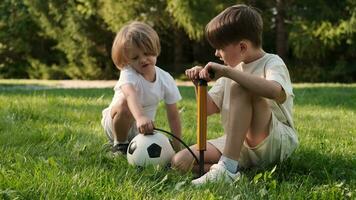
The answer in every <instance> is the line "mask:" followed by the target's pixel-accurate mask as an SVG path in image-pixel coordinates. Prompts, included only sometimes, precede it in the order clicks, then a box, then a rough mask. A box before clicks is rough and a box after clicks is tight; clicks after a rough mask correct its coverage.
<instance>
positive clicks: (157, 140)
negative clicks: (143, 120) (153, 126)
mask: <svg viewBox="0 0 356 200" xmlns="http://www.w3.org/2000/svg"><path fill="white" fill-rule="evenodd" d="M174 153H175V152H174V150H173V147H172V145H171V143H170V142H169V139H168V137H167V136H165V135H164V134H162V133H160V132H157V131H155V132H154V133H153V135H143V134H138V135H137V136H136V137H135V138H133V139H132V141H131V142H130V144H129V147H128V149H127V161H128V162H129V163H130V164H131V165H134V166H141V167H144V166H147V165H154V166H156V165H161V166H164V165H166V164H167V163H168V162H170V160H171V158H172V156H173V155H174Z"/></svg>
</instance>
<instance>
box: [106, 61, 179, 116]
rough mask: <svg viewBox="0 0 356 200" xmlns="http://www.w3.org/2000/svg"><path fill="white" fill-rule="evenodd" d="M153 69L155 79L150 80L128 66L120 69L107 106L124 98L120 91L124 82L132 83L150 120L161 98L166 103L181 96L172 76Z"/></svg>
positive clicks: (175, 100)
mask: <svg viewBox="0 0 356 200" xmlns="http://www.w3.org/2000/svg"><path fill="white" fill-rule="evenodd" d="M155 70H156V80H155V81H154V82H150V81H147V80H146V79H145V78H144V77H143V76H142V75H141V74H139V73H137V72H136V71H135V70H134V69H133V68H132V67H130V66H126V67H125V68H124V69H122V70H121V73H120V78H119V81H118V82H117V83H116V85H115V87H114V91H115V94H114V97H113V99H112V101H111V103H110V106H109V107H112V106H113V105H114V104H115V103H116V102H117V101H118V100H120V99H121V98H124V94H123V93H122V91H121V86H122V85H124V84H132V85H133V87H134V88H135V89H136V92H137V98H138V101H139V103H140V104H141V106H142V108H143V111H144V113H145V115H146V116H147V117H149V118H150V119H151V120H154V118H155V115H156V110H157V106H158V104H159V102H160V101H161V100H164V102H165V103H166V104H174V103H176V102H178V101H179V100H180V99H181V98H182V97H181V95H180V93H179V90H178V87H177V85H176V83H175V81H174V79H173V77H172V76H171V75H170V74H169V73H168V72H166V71H164V70H162V69H160V68H159V67H157V66H156V67H155Z"/></svg>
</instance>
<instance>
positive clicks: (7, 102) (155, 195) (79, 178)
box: [0, 80, 356, 199]
mask: <svg viewBox="0 0 356 200" xmlns="http://www.w3.org/2000/svg"><path fill="white" fill-rule="evenodd" d="M28 84H36V83H35V82H31V83H25V86H23V85H22V86H23V87H19V84H17V83H16V82H6V80H5V81H4V80H3V81H1V83H0V155H1V159H0V199H1V198H2V199H233V198H235V199H261V198H262V199H355V196H356V191H355V190H356V113H355V111H356V85H355V84H352V85H342V84H341V85H340V84H299V85H298V84H297V85H295V89H294V92H295V94H296V99H295V124H296V127H297V130H298V133H299V139H300V146H299V148H298V149H297V150H296V152H295V153H294V154H293V155H292V157H291V158H289V159H288V160H286V161H285V162H283V163H281V164H279V165H277V166H276V169H275V171H273V167H274V166H270V167H268V168H265V169H254V170H248V171H245V172H244V173H243V177H242V179H241V180H240V181H238V182H236V183H234V184H233V185H226V184H223V183H219V184H213V185H212V184H210V185H207V186H204V187H202V188H193V187H192V186H191V185H189V182H190V180H191V179H192V175H191V174H187V175H181V174H179V173H177V172H175V171H172V170H167V169H155V168H146V169H136V168H134V167H131V166H129V165H128V164H127V162H126V160H125V159H124V158H122V157H119V158H113V157H112V156H111V155H110V153H107V152H106V151H105V148H104V146H103V145H104V144H105V143H106V136H105V134H104V132H103V130H102V128H101V125H100V119H101V110H102V109H103V108H104V107H106V106H107V105H108V104H109V103H110V101H111V98H112V95H113V92H112V89H109V88H107V89H58V88H57V89H48V88H41V87H35V88H31V87H27V86H28ZM39 85H41V84H39ZM180 91H181V93H182V96H183V100H182V101H181V103H180V104H179V108H180V109H181V110H182V113H181V114H182V124H183V132H184V133H183V134H184V135H183V139H184V140H185V141H186V142H187V143H188V144H193V143H194V142H195V127H196V124H195V121H196V120H195V112H196V107H195V105H196V104H195V97H194V91H193V88H192V87H180ZM219 120H220V119H219V117H218V116H214V117H213V118H211V119H209V127H208V130H209V138H214V137H217V136H219V135H221V134H222V129H221V127H220V126H219ZM156 126H157V127H160V128H163V129H168V124H167V122H166V119H165V111H164V106H163V105H160V107H159V110H158V113H157V119H156Z"/></svg>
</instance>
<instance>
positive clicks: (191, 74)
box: [185, 66, 203, 85]
mask: <svg viewBox="0 0 356 200" xmlns="http://www.w3.org/2000/svg"><path fill="white" fill-rule="evenodd" d="M201 70H203V67H202V66H195V67H192V68H190V69H187V70H185V75H186V76H187V77H188V78H189V79H190V80H191V81H192V82H193V83H194V85H197V83H198V80H199V72H200V71H201Z"/></svg>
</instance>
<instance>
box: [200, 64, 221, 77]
mask: <svg viewBox="0 0 356 200" xmlns="http://www.w3.org/2000/svg"><path fill="white" fill-rule="evenodd" d="M226 68H227V66H225V65H221V64H218V63H215V62H209V63H208V64H206V65H205V67H204V69H203V70H201V71H200V73H199V77H200V78H201V79H204V80H206V81H211V80H212V79H213V77H211V76H210V74H211V72H213V73H214V79H218V78H220V77H222V76H225V69H226ZM209 72H210V73H209Z"/></svg>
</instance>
